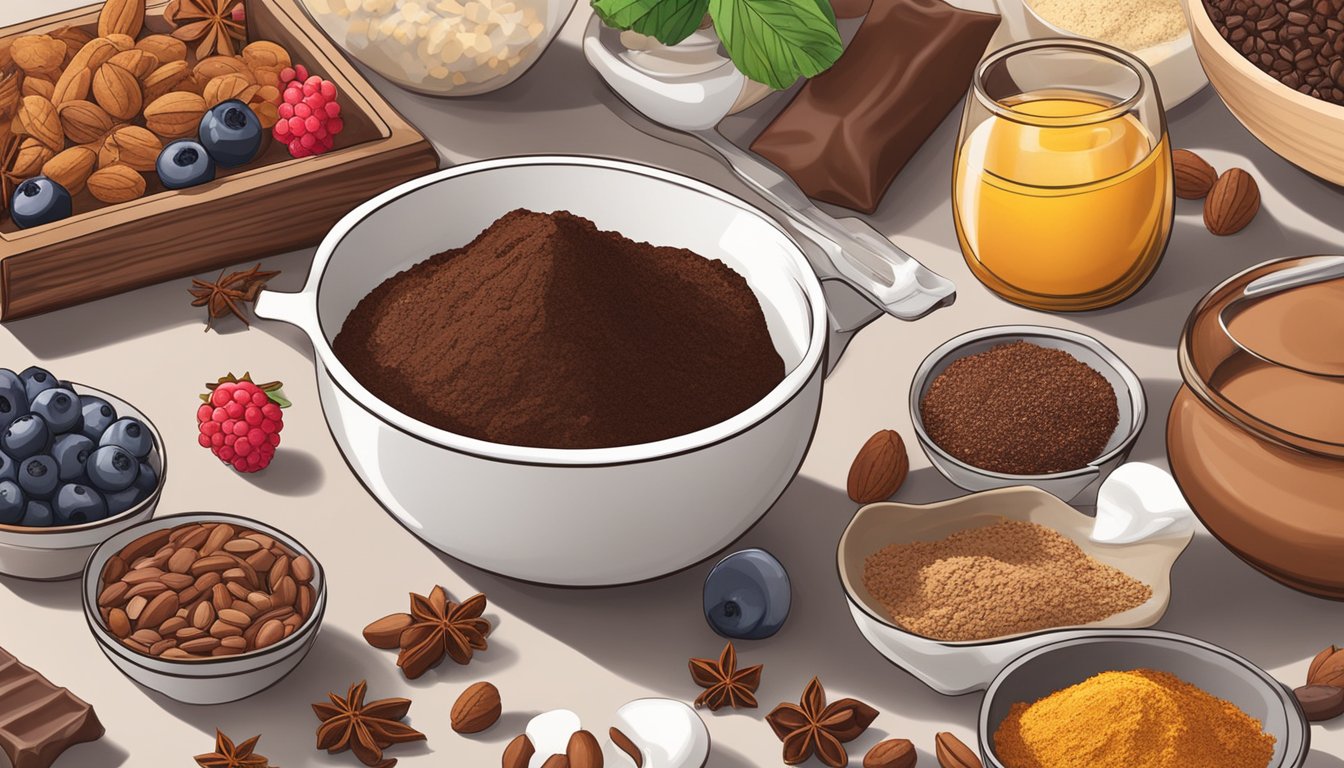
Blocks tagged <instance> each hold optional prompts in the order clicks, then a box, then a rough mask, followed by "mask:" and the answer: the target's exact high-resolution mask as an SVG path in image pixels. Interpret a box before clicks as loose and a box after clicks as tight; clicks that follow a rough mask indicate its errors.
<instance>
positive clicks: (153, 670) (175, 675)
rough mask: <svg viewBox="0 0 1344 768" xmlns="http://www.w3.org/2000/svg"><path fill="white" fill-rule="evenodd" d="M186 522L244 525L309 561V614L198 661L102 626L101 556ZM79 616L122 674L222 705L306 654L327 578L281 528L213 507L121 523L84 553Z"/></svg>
mask: <svg viewBox="0 0 1344 768" xmlns="http://www.w3.org/2000/svg"><path fill="white" fill-rule="evenodd" d="M187 523H229V524H230V525H233V526H236V527H241V528H248V529H250V530H253V531H256V532H258V533H264V534H266V535H267V536H270V537H271V538H273V539H275V540H276V541H279V542H281V543H283V544H284V545H285V546H287V547H289V548H290V549H292V550H294V551H295V552H297V553H299V554H300V555H303V556H305V557H307V558H308V559H309V560H310V561H312V563H313V580H312V585H313V589H314V591H316V592H317V599H316V600H315V601H314V602H313V613H312V615H311V616H309V617H308V620H307V621H305V622H304V623H303V624H302V625H300V626H299V628H298V629H297V630H295V632H294V633H293V634H291V635H290V636H289V637H286V638H285V639H283V640H281V641H280V642H278V643H276V644H275V645H271V646H267V647H266V648H263V649H261V650H259V651H252V652H251V653H244V654H240V655H238V656H221V657H219V658H212V659H203V660H200V661H175V660H173V659H159V658H154V657H152V656H147V655H145V654H142V653H138V652H136V651H133V650H131V649H130V648H127V647H126V646H124V645H122V644H121V642H120V641H118V640H117V638H116V637H115V636H113V635H112V633H111V632H109V631H108V629H107V627H106V625H104V623H103V617H102V615H101V614H100V613H99V612H98V593H99V592H100V584H99V582H100V581H101V579H102V573H103V568H104V567H105V566H106V565H107V561H108V560H109V559H110V558H111V557H112V556H113V555H115V554H117V553H118V552H120V551H121V550H122V548H123V547H125V546H126V545H127V544H130V543H131V542H132V541H135V540H136V539H138V538H140V537H141V536H144V535H145V534H147V533H153V532H154V531H159V530H163V529H164V528H175V527H177V526H179V525H185V524H187ZM81 595H82V597H83V603H84V618H85V619H86V620H87V621H88V623H89V630H90V631H91V632H92V633H93V639H94V640H95V641H97V643H98V648H99V650H101V651H102V652H103V654H104V655H105V656H107V658H108V659H109V660H111V662H112V663H113V664H114V665H116V667H117V669H119V670H121V672H122V674H124V675H126V676H127V677H129V678H131V679H132V680H134V681H135V682H136V683H138V684H140V685H143V686H144V687H146V688H149V689H150V690H154V691H158V692H159V693H162V694H163V695H165V696H167V697H169V698H172V699H176V700H178V701H181V702H185V703H187V704H223V703H225V702H228V701H237V700H238V699H243V698H246V697H248V696H251V695H252V694H254V693H259V692H261V691H263V690H265V689H266V688H269V687H270V686H272V685H274V684H275V683H276V682H278V681H279V680H280V679H281V678H283V677H284V676H285V675H288V674H289V673H290V672H292V671H293V670H294V668H295V667H297V666H298V665H299V662H300V661H303V657H304V656H307V655H308V651H309V650H310V649H311V648H312V647H313V642H314V641H315V640H317V633H318V630H319V629H320V628H321V626H322V615H323V613H324V612H325V611H326V609H327V579H326V574H325V573H324V572H323V570H322V564H321V563H319V562H318V560H317V558H316V557H313V553H312V552H310V551H308V550H307V549H306V548H304V546H303V545H302V544H300V543H299V542H298V541H297V540H296V539H294V538H293V537H292V536H290V535H289V534H287V533H285V532H284V531H280V530H277V529H275V528H272V527H271V526H269V525H266V524H265V523H259V522H257V521H255V520H251V519H248V518H246V517H239V516H237V515H225V514H220V513H218V512H192V513H189V514H182V515H168V516H167V517H160V518H156V519H154V520H149V521H146V522H144V523H141V524H139V525H137V526H134V527H132V528H127V529H126V530H123V531H121V532H120V533H118V534H117V535H115V536H113V537H112V538H110V539H108V540H107V541H105V542H103V543H102V544H101V545H100V546H99V547H98V548H97V549H96V550H94V552H93V555H92V556H90V557H89V562H88V565H87V566H86V567H85V569H84V582H83V589H82V591H81Z"/></svg>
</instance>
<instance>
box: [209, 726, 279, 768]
mask: <svg viewBox="0 0 1344 768" xmlns="http://www.w3.org/2000/svg"><path fill="white" fill-rule="evenodd" d="M260 738H261V737H260V736H253V737H252V738H250V739H248V740H247V741H244V742H243V743H242V744H238V745H234V743H233V740H232V739H230V738H229V737H228V736H225V735H224V734H223V733H221V732H220V731H219V729H215V751H214V752H211V753H210V754H208V755H197V756H196V764H197V765H199V766H201V768H270V765H271V763H270V761H269V760H267V759H266V756H265V755H258V754H256V753H255V752H253V751H252V750H254V749H256V747H257V740H258V739H260Z"/></svg>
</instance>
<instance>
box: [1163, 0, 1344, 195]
mask: <svg viewBox="0 0 1344 768" xmlns="http://www.w3.org/2000/svg"><path fill="white" fill-rule="evenodd" d="M1182 2H1184V4H1185V10H1186V15H1187V17H1188V18H1189V20H1190V34H1191V37H1192V38H1193V40H1194V44H1195V52H1196V53H1197V54H1198V55H1199V60H1200V63H1201V64H1203V65H1204V71H1205V72H1206V73H1207V74H1208V76H1209V82H1210V83H1212V84H1213V87H1214V90H1216V91H1217V92H1218V95H1219V96H1220V97H1222V99H1223V101H1224V102H1225V103H1226V104H1227V107H1228V109H1230V110H1231V111H1232V114H1233V115H1235V116H1236V117H1237V119H1238V120H1240V121H1241V123H1242V124H1243V125H1245V126H1246V128H1247V130H1249V131H1250V132H1251V133H1252V134H1254V135H1255V137H1256V138H1257V139H1259V140H1260V141H1261V143H1263V144H1264V145H1265V146H1267V147H1269V148H1270V149H1272V150H1273V151H1274V152H1276V153H1277V154H1279V155H1280V156H1282V157H1283V158H1284V159H1286V160H1287V161H1289V162H1290V163H1293V164H1294V165H1296V166H1298V167H1299V168H1302V169H1303V170H1305V171H1308V172H1310V173H1312V174H1315V175H1317V176H1319V177H1321V178H1323V179H1326V180H1328V181H1331V182H1334V183H1335V184H1344V142H1341V141H1340V140H1339V137H1340V135H1341V134H1344V0H1307V1H1306V2H1304V1H1303V0H1293V1H1292V2H1289V1H1288V0H1281V1H1279V2H1274V3H1269V4H1265V3H1259V2H1256V0H1182Z"/></svg>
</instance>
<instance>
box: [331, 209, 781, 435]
mask: <svg viewBox="0 0 1344 768" xmlns="http://www.w3.org/2000/svg"><path fill="white" fill-rule="evenodd" d="M332 346H333V348H334V349H335V352H336V356H337V357H338V358H339V359H340V360H341V362H342V363H343V364H344V365H345V366H346V368H348V369H349V370H350V372H351V373H352V374H353V375H354V377H355V378H356V379H357V380H359V382H360V383H361V384H363V385H364V386H365V387H366V388H367V389H368V390H369V391H370V392H372V393H373V394H374V395H376V396H377V397H378V398H379V399H381V400H383V401H384V402H386V403H388V404H389V405H391V406H393V407H394V408H396V409H397V410H399V411H401V412H403V413H405V414H406V415H408V416H411V417H412V418H415V419H417V420H419V421H422V422H425V423H427V424H431V425H433V426H436V427H439V428H442V429H445V430H448V431H450V432H455V433H458V434H462V435H466V436H469V437H474V438H479V439H482V440H488V441H490V442H495V443H505V444H509V445H523V446H533V447H543V448H605V447H612V446H619V445H633V444H638V443H646V442H652V441H655V440H662V439H666V438H670V437H675V436H678V435H684V434H687V433H690V432H694V431H696V430H699V429H703V428H705V427H709V426H712V425H714V424H717V423H719V422H721V421H724V420H726V419H728V418H730V417H732V416H734V415H736V414H738V413H741V412H742V411H744V410H746V409H747V408H748V407H750V406H751V405H753V404H755V403H756V402H758V401H760V400H761V398H763V397H765V395H766V394H767V393H769V392H770V390H771V389H773V388H774V387H775V386H776V385H777V384H779V382H780V381H782V380H783V378H784V361H783V360H782V359H781V358H780V356H779V354H778V353H777V352H776V351H775V348H774V345H773V344H772V342H771V340H770V334H769V332H768V331H767V329H766V323H765V316H764V314H763V313H762V311H761V306H760V303H759V302H758V301H757V299H756V296H755V294H754V293H752V291H751V288H750V287H749V286H748V285H747V281H746V280H745V279H744V278H743V277H742V276H741V275H739V274H737V273H736V272H734V271H733V270H732V269H731V268H729V267H728V266H727V265H726V264H724V263H723V262H721V261H716V260H714V261H712V260H709V259H706V258H704V257H702V256H700V255H698V254H696V253H694V252H692V251H688V250H685V249H682V248H668V247H657V246H653V245H649V244H648V243H637V242H635V241H633V240H630V239H628V238H626V237H624V236H622V235H621V234H619V233H616V232H604V231H600V230H598V229H597V227H596V226H595V225H594V224H593V222H591V221H588V220H587V219H584V218H581V217H579V216H575V215H573V214H570V213H568V212H558V213H552V214H544V213H535V212H532V211H526V210H517V211H513V212H511V213H508V214H506V215H505V216H503V217H502V218H500V219H499V220H498V221H496V222H495V223H494V224H492V225H491V226H490V227H489V228H487V229H486V230H485V231H484V232H482V233H481V234H480V235H479V236H478V237H477V238H476V239H475V240H474V241H473V242H471V243H470V244H469V245H467V246H465V247H463V248H458V249H455V250H451V251H447V252H445V253H441V254H439V255H437V256H434V257H432V258H430V259H428V260H427V261H424V262H421V263H419V264H417V265H415V266H413V267H411V268H410V269H408V270H406V271H404V272H401V273H399V274H397V275H394V276H392V277H391V278H389V279H387V280H386V281H384V282H383V284H382V285H380V286H378V287H377V288H375V289H374V290H373V292H372V293H370V294H369V295H368V296H366V297H365V298H364V299H363V300H361V301H360V302H359V304H358V306H356V307H355V309H354V310H353V311H351V313H350V315H349V317H347V318H346V321H345V325H344V326H343V327H342V328H341V331H340V333H339V334H338V335H337V337H336V340H335V342H334V343H333V345H332Z"/></svg>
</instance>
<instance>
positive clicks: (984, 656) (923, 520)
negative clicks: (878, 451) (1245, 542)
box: [836, 486, 1194, 695]
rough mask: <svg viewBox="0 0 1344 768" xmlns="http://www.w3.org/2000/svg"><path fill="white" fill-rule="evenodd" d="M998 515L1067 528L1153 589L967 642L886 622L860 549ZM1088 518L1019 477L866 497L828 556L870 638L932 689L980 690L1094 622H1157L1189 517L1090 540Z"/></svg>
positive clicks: (1186, 538)
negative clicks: (1087, 618) (932, 495)
mask: <svg viewBox="0 0 1344 768" xmlns="http://www.w3.org/2000/svg"><path fill="white" fill-rule="evenodd" d="M1002 520H1023V521H1028V522H1032V523H1036V524H1038V525H1043V526H1045V527H1047V528H1050V529H1052V530H1054V531H1058V532H1059V533H1060V534H1062V535H1064V536H1066V537H1068V538H1069V539H1071V540H1072V541H1073V542H1074V543H1076V544H1077V545H1078V546H1079V547H1080V548H1081V549H1082V550H1083V551H1084V552H1086V553H1087V554H1088V555H1090V556H1092V557H1093V558H1095V559H1096V560H1098V561H1099V562H1101V563H1104V564H1106V565H1109V566H1111V567H1113V568H1116V569H1118V570H1120V571H1122V572H1124V573H1126V574H1128V575H1130V576H1132V577H1134V578H1135V579H1138V580H1139V581H1141V582H1143V583H1144V584H1147V585H1148V586H1149V587H1151V588H1152V590H1153V594H1152V597H1150V598H1148V600H1147V601H1146V602H1144V603H1143V604H1142V605H1139V606H1136V607H1134V608H1131V609H1130V610H1128V611H1124V612H1122V613H1117V614H1115V615H1114V616H1109V617H1107V618H1105V619H1102V620H1101V621H1095V622H1092V623H1091V624H1086V625H1083V626H1075V627H1058V628H1054V629H1047V630H1041V631H1039V632H1032V633H1027V634H1018V635H1008V636H1005V637H997V638H992V639H988V640H979V641H973V642H948V641H942V640H933V639H930V638H927V637H923V636H920V635H916V634H914V633H913V632H909V631H907V630H905V629H903V628H902V627H900V626H898V625H896V624H895V623H894V622H892V621H891V619H890V617H889V616H888V614H887V611H886V609H885V608H884V607H883V606H882V604H881V603H880V602H878V601H877V599H876V598H874V597H873V596H872V595H871V594H870V593H869V592H868V590H867V588H865V587H864V584H863V566H864V561H866V560H867V559H868V557H869V556H870V555H872V554H874V553H876V552H877V551H878V550H880V549H882V548H883V547H885V546H887V545H888V544H893V543H907V542H911V541H931V540H936V539H942V538H946V537H947V536H949V535H951V534H953V533H955V532H957V531H962V530H966V529H968V528H978V527H981V526H983V525H989V524H993V523H996V522H1000V521H1002ZM1093 524H1094V520H1093V519H1092V518H1091V517H1089V516H1087V515H1085V514H1083V513H1082V512H1079V511H1077V510H1075V509H1073V508H1072V507H1070V506H1069V505H1067V504H1065V503H1064V502H1062V501H1060V500H1059V499H1058V498H1057V497H1055V496H1053V495H1051V494H1049V493H1046V492H1044V491H1042V490H1039V489H1037V488H1031V487H1028V486H1020V487H1017V488H1001V489H998V490H993V491H985V492H983V493H975V494H971V495H969V496H962V497H960V498H956V499H952V500H950V501H942V502H937V503H934V504H920V505H916V504H898V503H895V502H879V503H877V504H869V505H867V506H865V507H863V508H862V509H860V510H859V511H858V513H857V514H855V515H854V519H853V520H851V521H850V523H849V526H848V527H846V528H845V532H844V534H843V535H841V537H840V545H839V547H838V549H837V553H836V565H837V567H838V569H839V572H840V582H841V585H842V586H843V587H844V590H845V597H846V598H847V600H848V602H849V610H850V614H851V615H852V616H853V618H854V623H855V624H857V625H858V627H859V632H860V633H861V634H862V635H863V637H864V639H866V640H867V641H868V642H869V644H871V645H872V646H873V647H874V648H876V649H877V651H878V652H879V653H881V654H882V655H883V656H885V657H886V658H887V659H888V660H889V661H891V662H892V663H893V664H896V665H897V666H899V667H902V668H903V669H905V670H906V671H907V672H909V673H910V674H912V675H914V676H915V677H917V678H919V680H921V681H922V682H923V683H924V684H925V685H927V686H929V687H930V688H933V689H934V690H936V691H938V692H939V693H943V694H947V695H959V694H963V693H968V692H970V691H975V690H981V689H984V688H985V687H986V686H988V685H989V684H990V681H991V680H993V679H994V676H995V675H996V674H998V672H999V670H1000V669H1002V668H1003V666H1004V665H1005V664H1007V663H1008V662H1009V661H1011V660H1012V659H1014V658H1016V657H1018V656H1019V655H1021V654H1023V653H1025V652H1027V651H1029V650H1032V649H1034V648H1039V647H1041V646H1043V645H1049V644H1051V643H1054V642H1058V641H1060V640H1063V639H1067V638H1072V637H1080V636H1084V635H1086V634H1089V633H1091V632H1095V631H1096V630H1099V629H1134V628H1142V627H1150V626H1152V625H1154V624H1156V623H1157V622H1158V621H1159V620H1160V619H1161V618H1162V615H1163V614H1165V613H1166V610H1167V606H1168V605H1169V604H1170V602H1171V569H1172V567H1173V566H1174V565H1175V564H1176V560H1177V558H1179V557H1180V556H1181V553H1182V552H1184V551H1185V548H1186V547H1187V546H1189V544H1190V539H1191V538H1192V537H1193V536H1194V527H1193V526H1188V525H1186V526H1171V527H1166V528H1161V529H1159V530H1156V531H1154V532H1152V534H1151V535H1149V536H1147V537H1145V538H1143V539H1140V540H1138V541H1135V542H1133V543H1129V544H1120V545H1114V544H1099V543H1097V542H1095V541H1092V540H1091V538H1090V534H1091V533H1092V530H1093Z"/></svg>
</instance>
